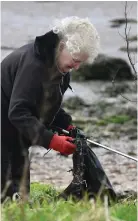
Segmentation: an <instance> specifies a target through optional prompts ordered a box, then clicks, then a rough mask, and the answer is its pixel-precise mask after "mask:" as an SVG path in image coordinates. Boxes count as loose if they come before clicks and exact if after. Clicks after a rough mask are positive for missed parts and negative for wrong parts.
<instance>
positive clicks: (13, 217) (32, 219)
mask: <svg viewBox="0 0 138 221" xmlns="http://www.w3.org/2000/svg"><path fill="white" fill-rule="evenodd" d="M58 193H59V191H57V190H56V189H54V188H53V187H51V186H48V185H44V184H38V183H34V184H32V185H31V196H30V201H31V203H23V202H20V203H19V202H18V203H15V202H12V203H11V202H10V201H7V202H5V203H4V204H3V205H2V221H9V220H10V221H109V220H110V221H121V220H122V221H136V220H137V218H136V214H137V213H136V205H135V203H134V201H132V200H131V201H126V200H125V201H123V202H120V203H117V204H114V205H111V206H110V207H108V206H107V204H106V201H105V203H104V204H101V203H100V202H99V203H97V204H96V205H95V204H94V203H93V202H88V201H87V199H84V200H83V201H81V202H78V203H74V202H73V201H72V200H71V199H70V200H69V201H67V202H65V201H63V200H58V201H56V200H54V199H55V198H56V196H57V195H58Z"/></svg>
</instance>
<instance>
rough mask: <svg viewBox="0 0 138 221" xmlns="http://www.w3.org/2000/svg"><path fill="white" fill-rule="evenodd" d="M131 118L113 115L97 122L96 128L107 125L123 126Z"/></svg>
mask: <svg viewBox="0 0 138 221" xmlns="http://www.w3.org/2000/svg"><path fill="white" fill-rule="evenodd" d="M131 119H132V118H131V117H130V116H128V115H114V116H110V117H105V118H103V119H101V120H99V121H98V122H97V125H98V126H104V125H107V124H109V123H114V124H124V123H125V122H127V121H130V120H131Z"/></svg>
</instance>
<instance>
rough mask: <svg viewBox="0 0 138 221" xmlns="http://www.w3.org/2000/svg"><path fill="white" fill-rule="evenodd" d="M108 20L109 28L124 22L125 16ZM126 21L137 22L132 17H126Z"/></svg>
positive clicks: (116, 26)
mask: <svg viewBox="0 0 138 221" xmlns="http://www.w3.org/2000/svg"><path fill="white" fill-rule="evenodd" d="M110 22H111V23H112V24H111V26H110V27H111V28H118V27H120V26H121V25H124V24H126V20H125V18H117V19H112V20H111V21H110ZM127 23H132V24H137V20H136V19H133V18H127Z"/></svg>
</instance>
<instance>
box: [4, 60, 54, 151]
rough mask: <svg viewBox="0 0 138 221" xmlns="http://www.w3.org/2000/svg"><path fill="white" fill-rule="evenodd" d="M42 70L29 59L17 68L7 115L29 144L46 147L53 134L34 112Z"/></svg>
mask: <svg viewBox="0 0 138 221" xmlns="http://www.w3.org/2000/svg"><path fill="white" fill-rule="evenodd" d="M42 72H43V70H42V68H40V65H37V64H35V65H34V63H33V65H31V61H30V63H29V64H28V65H25V64H24V65H22V67H21V68H19V70H18V71H17V74H16V78H15V81H14V85H13V90H12V94H11V99H10V105H9V111H8V117H9V120H10V121H11V123H12V124H13V125H14V126H15V127H16V128H17V130H18V131H19V132H20V133H21V134H22V135H23V136H25V137H26V138H27V139H28V140H29V141H30V142H31V145H40V146H43V147H45V148H48V146H49V143H50V141H51V139H52V137H53V135H54V134H53V133H52V132H51V131H48V130H47V129H46V127H45V126H44V125H43V124H42V123H41V122H40V121H39V120H38V119H37V118H36V117H35V114H34V110H35V107H36V106H35V105H36V98H37V96H38V94H39V88H40V85H41V76H42Z"/></svg>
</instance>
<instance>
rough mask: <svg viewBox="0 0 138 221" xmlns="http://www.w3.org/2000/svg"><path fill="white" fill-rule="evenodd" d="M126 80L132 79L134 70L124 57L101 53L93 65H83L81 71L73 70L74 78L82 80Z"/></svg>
mask: <svg viewBox="0 0 138 221" xmlns="http://www.w3.org/2000/svg"><path fill="white" fill-rule="evenodd" d="M113 78H115V79H116V80H118V79H119V80H124V79H129V80H130V79H132V71H131V68H130V66H129V65H128V63H127V62H126V61H125V60H123V59H122V58H114V57H109V56H107V55H104V54H99V56H98V57H97V58H96V60H95V62H94V63H93V64H92V65H87V66H83V67H81V68H80V69H79V71H73V73H72V79H73V80H75V81H82V80H112V79H113Z"/></svg>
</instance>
